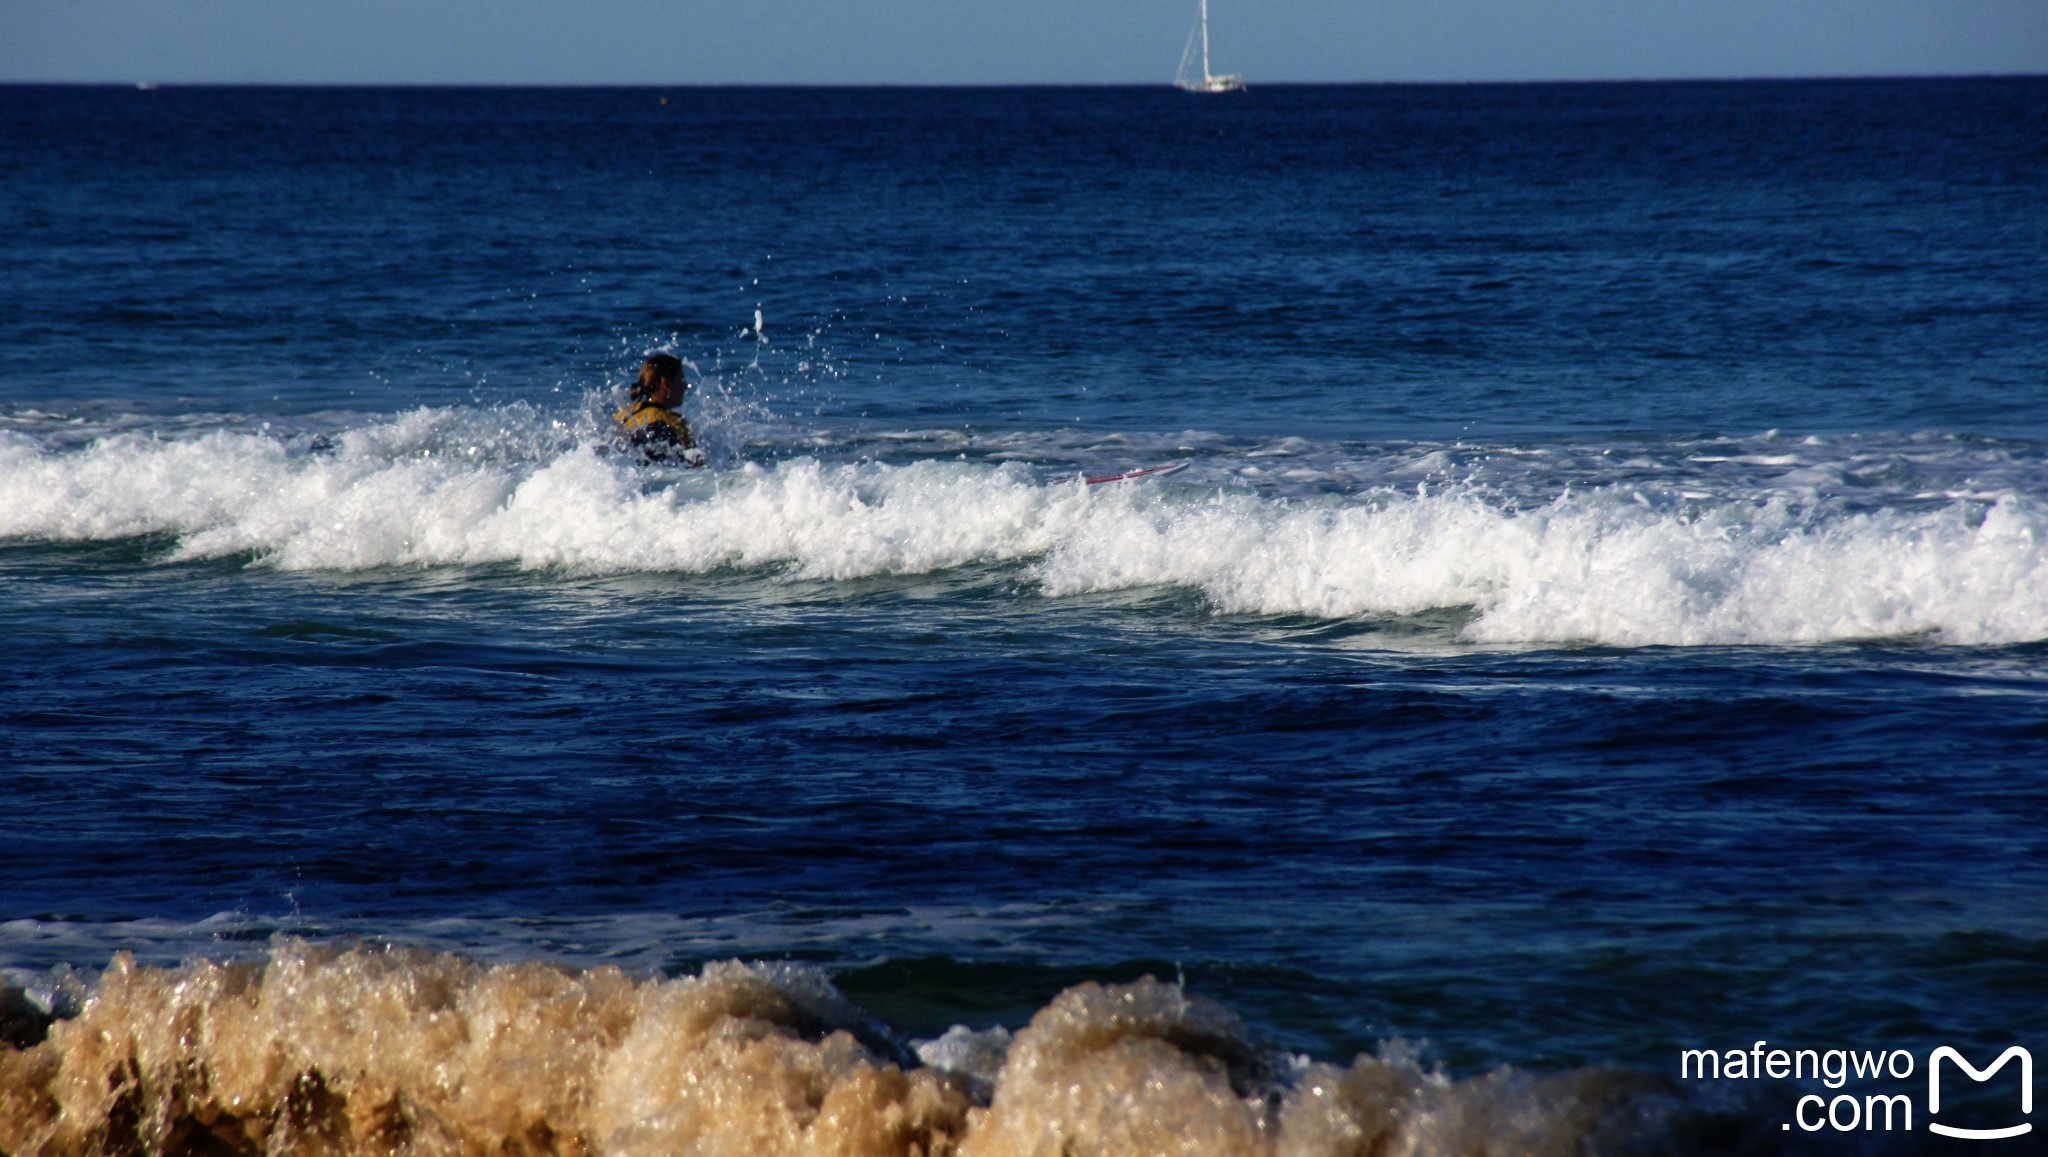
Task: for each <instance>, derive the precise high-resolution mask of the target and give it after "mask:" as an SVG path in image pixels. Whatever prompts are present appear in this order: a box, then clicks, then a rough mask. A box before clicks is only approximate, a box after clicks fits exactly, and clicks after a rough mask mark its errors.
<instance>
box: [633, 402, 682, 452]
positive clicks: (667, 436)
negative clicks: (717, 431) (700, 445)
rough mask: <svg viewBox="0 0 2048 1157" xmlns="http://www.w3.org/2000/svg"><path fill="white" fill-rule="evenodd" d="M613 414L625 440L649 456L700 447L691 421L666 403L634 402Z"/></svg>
mask: <svg viewBox="0 0 2048 1157" xmlns="http://www.w3.org/2000/svg"><path fill="white" fill-rule="evenodd" d="M613 416H614V417H615V418H616V419H617V420H618V423H619V433H620V435H621V436H622V437H623V438H624V440H625V444H626V445H627V446H629V447H631V448H632V449H635V450H638V451H640V452H641V453H642V454H645V455H647V456H648V457H649V458H681V457H682V456H683V451H685V450H694V449H696V447H697V440H696V439H695V438H692V437H690V424H689V423H688V422H686V421H684V420H683V416H682V415H681V414H678V413H676V412H675V411H674V410H671V409H669V408H667V407H666V406H657V405H655V404H654V403H653V402H635V403H633V404H632V405H630V406H625V407H623V408H621V409H620V410H619V412H618V413H617V414H615V415H613Z"/></svg>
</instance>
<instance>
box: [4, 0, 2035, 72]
mask: <svg viewBox="0 0 2048 1157" xmlns="http://www.w3.org/2000/svg"><path fill="white" fill-rule="evenodd" d="M1194 13H1195V0H1007V2H999V0H0V82H7V81H58V82H112V83H119V84H129V83H134V82H138V81H145V80H147V81H155V82H158V83H164V84H178V83H275V84H285V83H311V84H652V85H684V84H1098V83H1110V84H1123V83H1138V84H1144V83H1155V82H1156V83H1164V82H1165V81H1168V80H1170V79H1171V78H1172V75H1173V70H1174V66H1175V65H1176V64H1177V63H1178V62H1179V60H1180V52H1181V47H1182V45H1183V43H1184V42H1185V40H1186V37H1187V33H1188V29H1189V28H1190V27H1191V26H1192V24H1193V22H1194ZM1209 23H1210V37H1211V40H1212V42H1213V45H1214V64H1215V70H1216V71H1218V72H1226V71H1227V72H1239V73H1243V74H1244V75H1245V77H1246V78H1247V80H1248V81H1250V82H1251V83H1252V84H1260V83H1279V82H1288V81H1311V82H1376V81H1497V80H1620V79H1661V78H1680V77H1765V76H1895V75H1925V74H1954V73H2013V72H2022V73H2048V0H1211V2H1210V17H1209Z"/></svg>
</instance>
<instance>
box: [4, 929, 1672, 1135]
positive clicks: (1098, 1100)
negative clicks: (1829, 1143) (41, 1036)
mask: <svg viewBox="0 0 2048 1157" xmlns="http://www.w3.org/2000/svg"><path fill="white" fill-rule="evenodd" d="M857 1016H858V1013H857V1010H853V1009H852V1007H851V1006H850V1005H848V1004H847V1003H846V1002H845V1001H844V999H843V998H841V997H839V996H838V994H837V993H836V991H834V990H833V989H832V987H831V985H830V982H829V981H828V980H826V979H825V978H824V976H823V974H822V973H818V972H816V971H813V970H809V969H805V968H801V967H797V966H791V965H763V964H744V963H740V962H735V961H727V962H720V963H714V964H711V965H708V966H706V967H705V968H704V970H703V972H702V973H701V974H699V975H696V976H685V977H679V978H674V979H666V978H661V977H645V978H635V977H629V976H627V975H626V974H624V973H622V972H621V971H619V970H618V969H616V968H610V967H605V968H598V969H594V970H590V971H579V970H574V969H569V968H564V967H558V966H553V965H547V964H541V963H532V962H528V963H519V964H503V965H496V966H488V965H483V964H479V963H476V962H473V961H470V960H467V959H464V958H462V957H458V956H454V955H448V954H439V955H436V954H429V953H424V952H419V951H408V950H400V949H381V948H365V947H354V948H337V947H324V946H316V945H310V944H307V943H305V942H301V941H289V940H288V941H281V942H279V943H278V944H276V945H274V946H273V948H272V950H271V952H270V955H269V958H268V959H266V960H262V961H255V962H247V963H236V964H216V963H209V962H206V961H195V962H192V963H188V964H185V965H182V966H180V967H177V968H171V969H160V968H150V967H145V966H140V965H137V964H135V963H133V962H132V961H130V960H128V959H126V958H125V957H121V958H116V960H115V961H114V963H113V965H112V966H111V967H109V968H108V969H106V970H105V971H104V973H103V974H102V975H101V977H100V981H99V984H98V987H97V989H96V990H95V991H94V992H93V993H92V995H91V996H90V998H89V999H88V1000H87V1001H86V1002H85V1004H84V1006H83V1008H82V1009H80V1010H79V1011H78V1012H77V1015H75V1016H73V1017H71V1018H68V1019H64V1020H59V1021H56V1022H55V1023H54V1024H53V1025H51V1026H50V1027H49V1028H48V1030H47V1032H48V1035H47V1039H45V1040H42V1041H40V1042H39V1043H33V1044H31V1045H30V1046H29V1047H26V1048H14V1047H11V1046H9V1045H6V1044H0V1150H4V1151H6V1152H11V1153H26V1152H33V1153H41V1154H48V1155H51V1157H58V1155H62V1154H88V1153H106V1152H219V1153H250V1154H255V1153H283V1152H321V1153H336V1154H350V1153H536V1154H537V1153H579V1154H599V1153H602V1154H643V1153H644V1154H673V1153H693V1154H732V1155H734V1157H740V1155H749V1157H753V1155H768V1154H799V1153H812V1154H815V1153H832V1154H875V1155H882V1154H922V1155H925V1157H939V1155H941V1154H959V1155H961V1157H1009V1155H1012V1154H1036V1153H1070V1154H1102V1155H1104V1157H1108V1155H1121V1154H1135V1153H1183V1154H1188V1155H1190V1157H1207V1155H1215V1157H1240V1155H1242V1157H1311V1155H1323V1154H1329V1155H1333V1157H1334V1155H1339V1154H1343V1155H1351V1154H1365V1153H1405V1154H1413V1155H1417V1157H1422V1155H1427V1154H1465V1153H1480V1152H1499V1153H1509V1152H1512V1153H1524V1154H1530V1155H1532V1157H1533V1155H1542V1154H1560V1155H1561V1154H1568V1153H1584V1152H1600V1151H1608V1150H1609V1149H1610V1148H1618V1147H1619V1146H1622V1145H1625V1144H1629V1143H1634V1144H1637V1145H1642V1144H1644V1143H1646V1142H1657V1143H1658V1144H1657V1148H1659V1149H1660V1150H1662V1151H1668V1150H1669V1148H1671V1146H1673V1145H1676V1144H1677V1143H1678V1140H1679V1138H1678V1137H1677V1135H1676V1134H1675V1133H1671V1132H1670V1128H1671V1126H1672V1125H1673V1124H1674V1123H1676V1122H1679V1121H1680V1120H1682V1117H1681V1115H1680V1114H1677V1113H1675V1112H1674V1108H1675V1102H1674V1099H1673V1098H1672V1097H1671V1096H1670V1095H1669V1094H1668V1092H1667V1091H1666V1090H1665V1089H1664V1088H1663V1087H1662V1086H1661V1085H1660V1084H1659V1083H1658V1082H1656V1081H1654V1080H1652V1079H1650V1078H1648V1077H1646V1076H1643V1075H1641V1074H1635V1073H1631V1072H1627V1071H1623V1070H1611V1069H1582V1070H1575V1071H1572V1072H1567V1073H1562V1074H1558V1075H1554V1076H1532V1075H1529V1074H1525V1073H1520V1072H1516V1071H1514V1070H1511V1069H1502V1070H1498V1071H1495V1072H1493V1073H1490V1074H1487V1075H1484V1076H1480V1077H1475V1078H1473V1079H1469V1080H1464V1081H1452V1080H1450V1079H1448V1078H1446V1077H1445V1076H1443V1075H1441V1074H1440V1073H1435V1072H1426V1071H1424V1070H1423V1069H1421V1068H1420V1067H1418V1066H1417V1065H1416V1064H1415V1062H1414V1060H1413V1059H1412V1057H1410V1056H1409V1055H1407V1054H1406V1053H1405V1052H1404V1051H1403V1050H1402V1049H1400V1048H1399V1047H1394V1048H1392V1049H1390V1050H1388V1051H1387V1052H1385V1053H1384V1054H1383V1055H1380V1056H1361V1057H1359V1058H1357V1059H1356V1060H1355V1061H1353V1062H1352V1063H1351V1064H1350V1065H1348V1066H1340V1065H1331V1064H1317V1063H1310V1062H1308V1061H1306V1060H1304V1059H1289V1058H1285V1057H1280V1056H1275V1055H1273V1054H1270V1053H1268V1052H1266V1051H1265V1050H1263V1049H1261V1048H1260V1047H1259V1046H1258V1045H1257V1044H1256V1043H1255V1042H1254V1041H1252V1040H1251V1039H1250V1038H1249V1037H1248V1036H1247V1034H1246V1033H1245V1030H1244V1027H1243V1026H1242V1025H1241V1024H1240V1023H1239V1022H1238V1020H1237V1018H1236V1017H1235V1016H1233V1015H1232V1014H1231V1013H1230V1012H1229V1011H1228V1010H1226V1009H1224V1008H1223V1007H1222V1006H1220V1005H1217V1004H1215V1003H1214V1002H1212V1001H1209V1000H1206V999H1204V998H1202V997H1199V996H1194V995H1191V994H1188V993H1186V992H1184V991H1183V990H1182V989H1181V988H1179V987H1178V986H1176V985H1173V984H1166V983H1162V982H1159V981H1156V980H1152V979H1150V978H1146V979H1142V980H1139V981H1137V982H1135V983H1131V984H1122V985H1108V986H1105V985H1101V984H1096V983H1093V982H1090V983H1085V984H1082V985H1079V986H1077V987H1075V988H1071V989H1069V990H1067V991H1066V992H1064V993H1061V994H1060V995H1058V996H1057V997H1055V998H1054V999H1053V1000H1052V1002H1051V1003H1050V1004H1048V1005H1047V1006H1046V1007H1045V1008H1043V1009H1041V1010H1040V1011H1039V1012H1038V1013H1037V1014H1036V1015H1035V1016H1034V1017H1033V1018H1032V1019H1031V1022H1030V1024H1028V1025H1027V1026H1025V1027H1024V1028H1022V1029H1021V1030H1019V1031H1018V1032H1017V1033H1016V1034H1015V1037H1014V1039H1010V1038H1008V1037H1007V1036H998V1035H997V1034H988V1035H989V1036H991V1037H994V1038H995V1040H996V1042H997V1043H995V1044H994V1045H993V1049H994V1055H993V1056H991V1057H990V1058H989V1059H988V1061H987V1064H988V1066H989V1067H991V1068H992V1069H993V1073H992V1078H991V1079H990V1080H988V1081H987V1082H986V1087H985V1088H983V1089H980V1090H977V1088H976V1087H975V1082H974V1081H972V1080H970V1079H968V1078H967V1077H965V1076H963V1075H961V1074H958V1073H955V1072H953V1071H950V1070H948V1069H943V1068H940V1067H936V1066H932V1065H918V1064H916V1063H915V1062H914V1061H911V1062H908V1063H909V1067H908V1068H906V1067H904V1066H903V1065H902V1064H899V1063H897V1062H895V1061H894V1060H891V1059H890V1058H887V1057H885V1056H883V1055H880V1054H879V1053H878V1052H877V1051H875V1049H873V1048H871V1047H869V1046H868V1045H867V1044H864V1043H863V1041H862V1040H861V1039H860V1037H859V1035H858V1034H857V1031H856V1029H857V1027H858V1026H856V1025H854V1024H852V1023H850V1022H851V1020H852V1018H854V1017H857ZM962 1031H964V1030H962ZM951 1035H953V1036H955V1037H956V1038H957V1036H958V1035H959V1034H958V1033H955V1034H951ZM985 1051H986V1050H985ZM998 1057H999V1059H997V1058H998ZM1659 1134H1664V1135H1663V1136H1661V1137H1660V1136H1659ZM1667 1142H1668V1143H1669V1144H1666V1143H1667Z"/></svg>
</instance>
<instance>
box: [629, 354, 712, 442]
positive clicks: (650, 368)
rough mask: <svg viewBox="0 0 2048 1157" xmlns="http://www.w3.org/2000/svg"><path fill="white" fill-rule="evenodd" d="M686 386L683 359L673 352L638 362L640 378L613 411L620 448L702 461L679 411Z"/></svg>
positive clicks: (686, 389) (686, 390)
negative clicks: (621, 404)
mask: <svg viewBox="0 0 2048 1157" xmlns="http://www.w3.org/2000/svg"><path fill="white" fill-rule="evenodd" d="M689 388H690V386H689V383H688V382H686V381H684V380H683V363H682V361H681V360H680V359H679V358H677V357H676V356H675V355H673V354H654V355H652V356H650V357H649V358H648V359H647V360H646V361H644V362H641V363H640V380H639V381H637V382H635V383H633V388H632V392H631V394H630V395H629V398H628V402H627V404H626V405H625V406H623V407H621V408H620V409H619V412H618V413H617V414H615V415H613V417H614V419H615V420H616V421H617V422H618V424H619V445H620V446H621V448H623V449H628V450H632V451H634V452H636V453H638V454H640V455H641V456H642V457H644V458H647V459H648V460H649V461H654V462H680V463H682V464H683V465H685V466H702V465H704V451H702V450H699V449H697V440H696V439H695V438H693V437H691V436H690V423H689V422H687V421H685V420H684V419H683V415H682V413H681V411H682V407H683V395H684V394H685V393H687V392H688V391H689Z"/></svg>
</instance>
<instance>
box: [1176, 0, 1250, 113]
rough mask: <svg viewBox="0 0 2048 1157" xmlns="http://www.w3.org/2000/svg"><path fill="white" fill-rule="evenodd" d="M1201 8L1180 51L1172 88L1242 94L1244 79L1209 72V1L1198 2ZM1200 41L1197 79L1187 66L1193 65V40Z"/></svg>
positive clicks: (1187, 90)
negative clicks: (1200, 59)
mask: <svg viewBox="0 0 2048 1157" xmlns="http://www.w3.org/2000/svg"><path fill="white" fill-rule="evenodd" d="M1200 4H1201V7H1200V8H1199V9H1198V10H1197V12H1196V15H1195V26H1194V28H1192V29H1190V30H1189V31H1188V44H1187V47H1186V48H1183V49H1181V50H1180V71H1179V72H1178V73H1176V74H1174V78H1173V87H1175V88H1178V89H1181V90H1182V91H1185V92H1243V91H1244V77H1241V76H1235V75H1231V76H1217V75H1215V74H1213V73H1211V72H1210V71H1209V0H1200ZM1197 37H1199V38H1200V39H1201V41H1202V75H1201V76H1199V77H1197V76H1196V75H1195V74H1194V70H1193V69H1192V68H1190V67H1189V66H1190V65H1192V64H1193V63H1194V58H1195V40H1196V38H1197Z"/></svg>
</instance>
